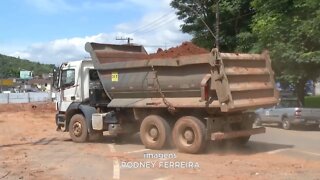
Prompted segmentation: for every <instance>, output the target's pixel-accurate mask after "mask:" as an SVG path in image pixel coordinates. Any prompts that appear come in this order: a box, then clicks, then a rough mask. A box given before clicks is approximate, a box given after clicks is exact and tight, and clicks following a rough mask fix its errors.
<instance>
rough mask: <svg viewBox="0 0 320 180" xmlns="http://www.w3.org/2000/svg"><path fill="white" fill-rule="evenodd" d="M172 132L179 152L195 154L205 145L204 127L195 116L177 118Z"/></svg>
mask: <svg viewBox="0 0 320 180" xmlns="http://www.w3.org/2000/svg"><path fill="white" fill-rule="evenodd" d="M172 134H173V135H172V136H173V140H174V144H175V145H176V147H177V148H178V150H179V151H181V152H185V153H191V154H196V153H200V152H202V151H203V150H204V149H205V147H206V127H205V125H204V124H203V122H201V121H200V120H199V119H198V118H196V117H193V116H184V117H181V118H180V119H178V121H177V122H176V123H175V125H174V128H173V133H172Z"/></svg>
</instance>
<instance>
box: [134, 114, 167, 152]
mask: <svg viewBox="0 0 320 180" xmlns="http://www.w3.org/2000/svg"><path fill="white" fill-rule="evenodd" d="M140 138H141V141H142V143H143V144H144V145H145V147H146V148H149V149H161V148H163V147H164V146H165V145H167V143H168V141H169V140H170V139H171V128H170V126H169V124H168V122H167V121H166V120H164V119H163V118H162V117H160V116H157V115H150V116H147V117H146V118H144V120H143V121H142V124H141V126H140Z"/></svg>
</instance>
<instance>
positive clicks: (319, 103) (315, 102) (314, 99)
mask: <svg viewBox="0 0 320 180" xmlns="http://www.w3.org/2000/svg"><path fill="white" fill-rule="evenodd" d="M304 104H305V107H310V108H320V96H306V97H305V99H304Z"/></svg>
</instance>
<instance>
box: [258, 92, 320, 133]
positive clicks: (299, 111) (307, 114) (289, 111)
mask: <svg viewBox="0 0 320 180" xmlns="http://www.w3.org/2000/svg"><path fill="white" fill-rule="evenodd" d="M297 102H298V101H297V99H296V98H289V99H282V100H281V101H280V103H279V104H278V105H277V106H274V107H272V108H268V109H262V108H261V109H258V110H256V115H257V116H256V122H255V123H256V125H262V123H265V124H271V123H277V124H279V126H281V127H282V128H283V129H286V130H288V129H291V128H292V126H295V125H304V126H314V127H317V128H320V127H319V124H320V109H319V108H303V107H299V106H298V103H297Z"/></svg>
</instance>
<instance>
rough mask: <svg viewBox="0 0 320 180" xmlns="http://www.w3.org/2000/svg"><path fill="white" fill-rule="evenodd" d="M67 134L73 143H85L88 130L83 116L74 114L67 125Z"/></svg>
mask: <svg viewBox="0 0 320 180" xmlns="http://www.w3.org/2000/svg"><path fill="white" fill-rule="evenodd" d="M69 134H70V137H71V139H72V141H74V142H85V141H87V139H88V128H87V124H86V120H85V118H84V116H83V115H81V114H75V115H73V116H72V118H71V120H70V123H69Z"/></svg>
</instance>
